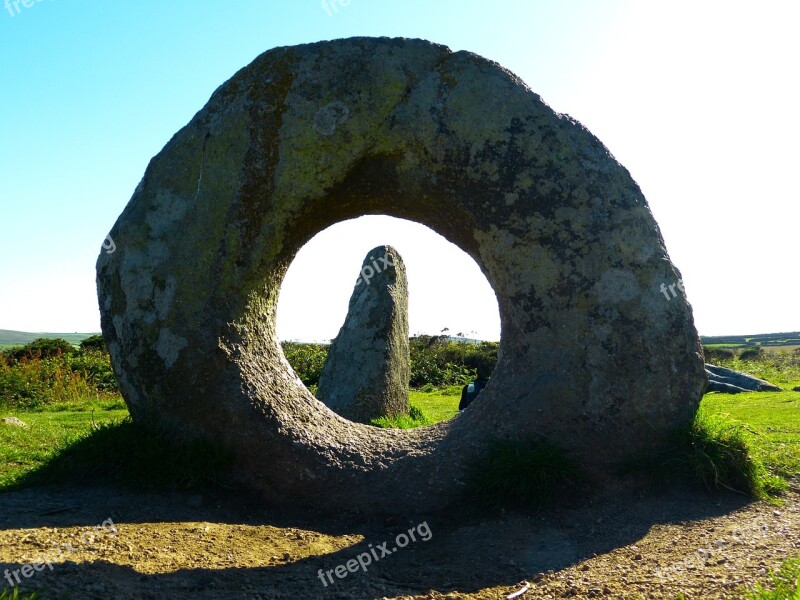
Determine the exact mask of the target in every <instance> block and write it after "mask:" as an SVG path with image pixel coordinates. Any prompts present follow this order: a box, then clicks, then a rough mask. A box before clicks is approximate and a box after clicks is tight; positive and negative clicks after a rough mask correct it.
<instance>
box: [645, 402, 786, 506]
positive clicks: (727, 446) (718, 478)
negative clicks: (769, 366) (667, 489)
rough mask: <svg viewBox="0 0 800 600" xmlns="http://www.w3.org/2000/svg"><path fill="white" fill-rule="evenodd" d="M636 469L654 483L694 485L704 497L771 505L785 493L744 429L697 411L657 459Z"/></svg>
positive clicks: (654, 457)
mask: <svg viewBox="0 0 800 600" xmlns="http://www.w3.org/2000/svg"><path fill="white" fill-rule="evenodd" d="M640 466H644V467H645V470H646V472H647V473H648V474H649V475H650V476H651V477H654V478H655V479H656V480H658V481H662V482H664V483H668V484H671V483H674V482H676V481H683V482H685V483H699V484H701V485H702V486H703V487H704V488H705V489H707V490H708V491H716V490H721V489H725V490H730V491H736V492H741V493H745V494H748V495H750V496H753V497H755V498H761V499H770V498H773V497H774V496H775V495H776V494H778V493H780V492H782V491H783V490H785V488H786V482H785V480H783V479H782V478H780V477H778V476H776V475H775V474H773V473H771V472H770V471H769V470H768V469H767V468H766V467H765V465H764V463H763V462H762V461H761V460H760V458H759V456H758V453H757V452H756V451H755V450H754V448H753V446H752V444H751V443H749V440H748V439H747V437H746V435H745V428H744V426H743V425H741V424H738V423H735V422H733V421H731V420H729V419H727V418H726V417H725V416H723V415H720V414H712V413H709V411H708V409H707V408H706V407H705V406H701V408H700V410H699V411H698V413H697V415H696V416H695V419H694V421H693V422H692V423H691V425H690V426H689V427H688V428H686V429H683V430H679V431H677V432H676V434H675V437H674V439H673V441H672V443H671V444H670V445H669V446H668V447H667V448H665V449H664V450H663V451H662V452H661V453H658V454H657V455H655V456H652V457H648V458H646V459H645V460H644V461H643V463H641V465H640Z"/></svg>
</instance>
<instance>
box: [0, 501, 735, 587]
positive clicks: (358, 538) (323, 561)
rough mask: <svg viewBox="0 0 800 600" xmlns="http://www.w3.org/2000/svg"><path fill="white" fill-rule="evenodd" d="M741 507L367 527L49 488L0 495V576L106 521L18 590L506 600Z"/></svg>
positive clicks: (447, 518) (666, 504) (258, 507)
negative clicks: (207, 536)
mask: <svg viewBox="0 0 800 600" xmlns="http://www.w3.org/2000/svg"><path fill="white" fill-rule="evenodd" d="M745 504H747V500H746V499H744V498H742V497H740V496H732V495H724V496H709V495H704V494H702V493H693V492H688V491H687V492H671V493H669V494H666V495H663V496H658V497H657V496H645V495H642V494H640V493H638V492H635V491H630V490H628V491H623V490H617V491H615V492H613V493H608V494H606V495H605V496H603V497H596V498H594V499H591V500H588V501H587V502H586V503H585V504H584V505H583V506H580V507H567V508H554V509H551V510H549V511H546V512H543V513H540V514H536V515H534V514H521V513H511V512H509V513H504V512H501V511H494V512H490V513H476V512H475V511H469V510H464V509H461V510H458V511H452V512H439V513H436V514H429V515H421V516H416V515H415V516H396V517H389V518H384V517H381V518H380V519H368V518H365V517H363V516H360V515H357V514H352V515H340V516H337V517H334V518H332V517H330V516H328V517H322V516H320V515H318V514H314V513H312V512H303V511H299V510H294V511H291V510H286V509H280V510H277V509H272V508H269V507H264V506H263V505H262V504H260V503H258V502H257V501H256V500H254V499H253V498H248V497H242V496H241V495H236V494H229V493H227V494H226V493H222V492H213V493H204V494H203V495H202V496H201V495H198V494H179V493H172V494H160V493H138V492H130V491H127V490H124V489H121V488H119V487H111V486H102V487H87V486H74V485H67V486H45V487H39V488H28V489H23V490H17V491H13V492H6V493H2V494H0V535H2V536H3V540H4V542H5V543H4V545H3V551H2V559H0V572H4V571H5V570H6V569H9V570H11V571H13V570H14V569H20V568H21V567H22V566H23V565H24V564H27V563H29V562H32V561H33V560H35V559H36V558H38V557H40V556H41V555H42V554H43V553H45V552H47V551H48V550H49V547H48V546H47V543H46V541H44V540H45V538H46V537H47V536H46V535H44V537H42V536H41V535H39V534H40V533H41V532H44V533H45V534H46V533H47V532H48V531H50V532H53V533H55V532H57V531H59V530H61V529H62V528H66V527H73V526H78V527H81V528H83V527H88V528H91V527H94V526H96V525H97V524H99V523H101V522H103V521H104V520H106V519H109V518H111V519H113V521H114V523H115V524H117V526H118V527H119V534H118V535H117V536H116V538H115V546H114V547H113V548H108V549H106V550H105V551H104V550H103V549H102V548H101V549H99V550H97V551H93V553H92V554H89V555H86V556H84V555H81V556H79V557H78V558H73V556H69V555H67V556H66V557H65V558H66V562H63V563H60V564H54V565H53V567H54V568H53V569H52V570H50V569H49V568H45V569H44V571H42V572H41V573H36V574H35V575H33V576H32V577H31V578H30V579H28V580H26V581H25V585H24V586H23V589H41V590H42V592H43V595H42V596H40V597H41V598H43V599H44V600H46V599H47V598H120V599H123V598H142V599H148V598H163V597H169V598H175V599H177V598H205V597H208V598H234V597H236V598H253V599H256V598H270V599H272V598H358V599H362V600H363V599H368V598H376V599H377V598H383V597H391V596H412V595H421V596H422V597H432V598H435V597H439V596H438V595H437V594H431V595H428V594H429V593H430V592H431V591H436V592H439V593H441V594H447V593H448V592H455V594H453V595H451V596H448V597H452V598H457V597H460V596H461V594H469V593H477V595H476V596H475V597H485V598H493V597H501V595H498V593H499V592H498V591H497V590H494V591H492V592H484V593H485V594H487V595H485V596H484V595H481V594H480V592H479V591H480V590H485V589H486V588H497V587H498V586H500V587H505V588H507V592H502V594H505V593H511V592H512V591H514V590H515V589H518V588H519V584H520V582H521V581H523V580H528V581H531V580H535V579H536V577H537V574H539V573H545V572H547V571H548V570H554V571H558V570H561V569H563V568H566V567H568V566H570V565H573V564H575V563H576V562H580V561H582V560H584V559H587V558H590V557H592V556H594V555H600V554H603V553H606V552H609V551H611V550H613V549H615V548H620V547H622V546H626V545H629V544H634V543H636V542H637V541H638V540H640V539H641V538H642V537H643V536H645V535H646V534H647V532H648V531H649V530H650V528H651V527H652V526H653V525H655V524H659V523H680V522H685V521H692V520H696V519H705V518H708V517H714V516H718V515H723V514H727V513H730V512H732V511H735V510H737V509H739V508H741V507H743V506H744V505H745ZM423 522H425V523H426V524H427V527H428V529H429V531H430V536H429V538H430V539H428V541H424V540H423V539H420V538H422V537H423V536H422V535H421V533H423V532H422V530H420V529H417V538H418V539H417V541H410V540H409V543H408V545H407V546H406V547H405V548H397V550H396V551H394V552H391V554H389V555H385V556H383V557H382V558H381V559H380V560H377V561H375V560H373V561H372V564H370V565H369V566H368V571H367V572H363V571H361V570H360V569H359V570H358V571H357V572H348V573H347V575H346V576H345V577H344V578H342V579H339V578H337V577H336V576H335V575H333V576H332V578H333V580H334V583H330V582H328V583H327V585H323V583H322V581H321V579H320V578H319V570H320V569H322V570H323V573H324V572H325V571H327V570H330V569H335V567H336V566H338V565H346V563H347V562H348V561H350V560H352V559H356V557H357V556H358V555H359V554H361V553H372V556H373V557H374V556H381V555H382V554H383V551H381V550H379V547H380V545H381V544H383V543H384V542H387V545H386V548H387V550H392V549H393V548H396V539H397V536H398V535H399V534H408V531H409V529H412V528H418V527H419V525H420V524H421V523H423ZM202 524H215V525H214V527H215V531H217V532H224V531H225V530H230V531H229V534H228V535H227V537H226V536H225V535H220V536H217V537H216V538H215V541H214V542H213V543H211V544H210V542H208V541H207V540H206V541H204V540H203V539H201V538H202V535H198V534H197V533H195V532H196V531H199V529H198V527H199V526H201V525H202ZM220 527H221V528H222V529H220ZM253 528H255V529H253ZM21 529H22V530H33V531H24V532H23V531H19V530H21ZM206 529H207V528H206ZM54 530H55V531H54ZM161 530H163V531H161ZM243 532H244V533H243ZM245 533H247V535H250V536H251V537H249V538H248V537H246V535H245ZM253 535H255V536H256V537H255V538H253V537H252V536H253ZM243 536H244V537H243ZM320 536H326V539H332V540H333V542H331V543H330V548H331V550H330V551H329V552H320V551H319V548H320V546H319V545H318V544H317V545H316V546H315V545H314V544H315V543H316V542H315V539H316V538H319V537H320ZM327 536H331V537H330V538H328V537H327ZM339 538H342V540H341V541H339V542H336V539H339ZM401 540H402V538H401ZM262 542H263V544H264V545H263V546H262V545H261V544H262ZM209 544H210V546H209ZM271 548H275V549H276V550H270V549H271ZM287 548H288V550H287ZM293 549H294V550H293ZM281 550H283V551H284V552H283V553H280V551H281ZM373 550H375V552H372V551H373ZM272 552H278V553H279V554H278V555H274V556H270V554H271V553H272ZM75 556H77V555H75ZM351 564H352V563H351ZM265 565H268V566H265ZM340 572H341V570H340ZM323 577H324V575H323ZM3 585H4V584H0V588H1V587H2V586H3Z"/></svg>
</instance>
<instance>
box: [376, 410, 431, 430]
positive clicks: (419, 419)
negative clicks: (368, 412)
mask: <svg viewBox="0 0 800 600" xmlns="http://www.w3.org/2000/svg"><path fill="white" fill-rule="evenodd" d="M431 423H432V421H431V420H430V419H429V418H428V417H427V416H426V415H425V413H424V411H423V410H422V409H421V408H419V407H418V406H415V405H414V404H412V405H411V408H410V409H409V411H408V414H407V415H400V416H398V417H393V418H389V417H379V418H377V419H372V420H371V421H370V422H369V424H370V425H374V426H375V427H383V428H384V429H413V428H414V427H424V426H425V425H430V424H431Z"/></svg>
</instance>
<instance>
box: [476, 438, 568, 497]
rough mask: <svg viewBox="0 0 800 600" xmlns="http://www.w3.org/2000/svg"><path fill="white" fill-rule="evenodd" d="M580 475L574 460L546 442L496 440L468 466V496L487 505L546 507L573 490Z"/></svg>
mask: <svg viewBox="0 0 800 600" xmlns="http://www.w3.org/2000/svg"><path fill="white" fill-rule="evenodd" d="M580 480H581V477H580V475H579V471H578V468H577V466H576V465H575V463H573V462H572V461H571V460H570V459H569V458H567V457H566V455H565V454H564V453H563V452H562V451H561V450H559V449H558V448H556V447H555V446H551V445H548V444H523V443H520V442H508V441H498V442H495V443H493V444H492V445H491V446H490V448H489V451H488V453H487V455H486V456H485V457H484V458H483V459H482V460H480V461H478V462H476V463H475V464H473V465H471V466H470V469H469V474H468V477H467V496H468V497H469V498H470V499H473V500H475V501H477V502H478V503H479V504H481V505H483V506H485V507H487V508H504V507H516V508H533V509H539V508H543V507H545V506H547V505H548V504H549V503H550V502H551V501H552V499H553V498H554V497H555V496H556V493H557V492H558V495H559V497H560V498H563V497H564V496H565V494H569V493H570V492H571V491H572V492H574V491H575V490H576V489H577V488H578V486H579V484H580Z"/></svg>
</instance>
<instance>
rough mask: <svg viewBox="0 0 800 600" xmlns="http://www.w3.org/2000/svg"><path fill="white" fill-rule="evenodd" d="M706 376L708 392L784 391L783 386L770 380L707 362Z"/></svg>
mask: <svg viewBox="0 0 800 600" xmlns="http://www.w3.org/2000/svg"><path fill="white" fill-rule="evenodd" d="M706 376H707V377H708V388H707V389H706V391H708V392H724V393H727V394H739V393H741V392H780V391H782V390H781V388H779V387H778V386H777V385H773V384H771V383H770V382H769V381H765V380H763V379H759V378H758V377H753V376H752V375H748V374H747V373H741V372H739V371H734V370H733V369H728V368H726V367H719V366H717V365H709V364H706Z"/></svg>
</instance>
